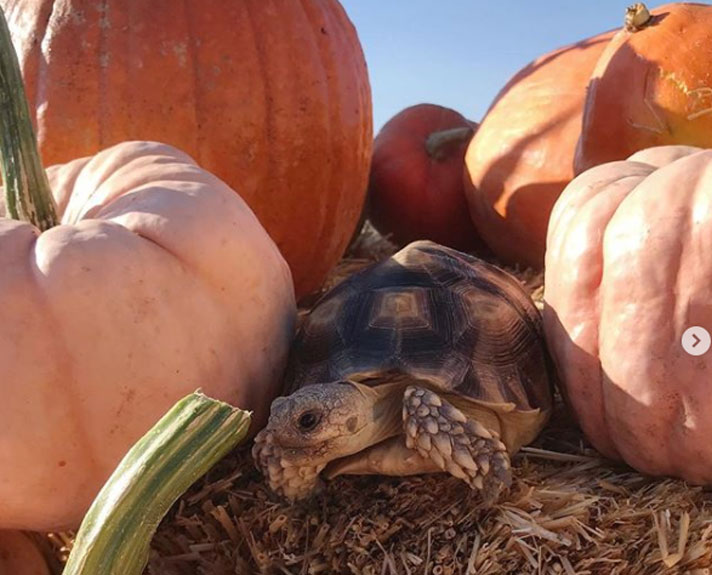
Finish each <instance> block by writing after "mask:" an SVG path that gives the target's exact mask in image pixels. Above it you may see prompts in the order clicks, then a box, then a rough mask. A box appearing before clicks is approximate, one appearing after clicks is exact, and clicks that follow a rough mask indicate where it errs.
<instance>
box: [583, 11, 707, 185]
mask: <svg viewBox="0 0 712 575" xmlns="http://www.w3.org/2000/svg"><path fill="white" fill-rule="evenodd" d="M651 14H652V18H651V20H650V21H649V22H648V24H647V25H644V26H643V27H642V28H641V29H640V30H638V31H636V32H629V31H627V30H626V29H621V30H620V31H619V32H618V33H617V34H616V35H615V37H614V38H613V39H612V40H611V42H610V43H609V45H608V46H607V47H606V49H605V51H604V52H603V54H602V55H601V57H600V59H599V61H598V63H597V64H596V68H595V70H594V72H593V74H592V76H591V81H590V85H589V89H588V96H587V98H586V105H585V113H584V118H583V127H582V130H581V137H580V140H579V142H578V147H577V150H576V173H577V174H580V173H581V172H583V171H585V170H587V169H589V168H591V167H593V166H596V165H598V164H602V163H605V162H611V161H613V160H622V159H624V158H627V157H628V156H630V155H631V154H633V153H634V152H637V151H638V150H643V149H646V148H651V147H654V146H664V145H675V144H683V145H690V146H698V147H701V148H709V147H712V114H710V111H712V83H710V77H709V70H710V68H711V67H712V6H709V5H707V4H690V3H674V4H667V5H664V6H660V7H658V8H656V9H655V10H651Z"/></svg>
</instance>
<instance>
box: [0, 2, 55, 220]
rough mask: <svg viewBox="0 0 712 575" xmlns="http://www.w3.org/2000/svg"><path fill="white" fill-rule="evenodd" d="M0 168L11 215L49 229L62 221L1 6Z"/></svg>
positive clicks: (6, 202)
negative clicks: (39, 149) (38, 149)
mask: <svg viewBox="0 0 712 575" xmlns="http://www.w3.org/2000/svg"><path fill="white" fill-rule="evenodd" d="M0 171H1V172H2V179H3V182H4V183H5V204H6V206H5V207H6V209H7V213H8V215H9V216H10V217H11V218H14V219H16V220H24V221H27V222H30V223H31V224H33V225H35V226H36V227H38V228H39V229H40V230H41V231H45V230H48V229H49V228H51V227H53V226H56V225H57V224H58V223H59V220H58V218H57V208H56V206H55V204H54V199H53V198H52V192H51V190H50V187H49V182H48V181H47V174H45V171H44V168H43V167H42V161H41V160H40V154H39V152H38V151H37V140H36V138H35V132H34V130H33V128H32V122H31V121H30V112H29V109H28V107H27V98H26V97H25V88H24V86H23V84H22V75H21V73H20V65H19V63H18V62H17V55H16V54H15V49H14V47H13V45H12V41H11V39H10V30H9V29H8V26H7V21H6V20H5V14H4V12H3V11H2V10H0Z"/></svg>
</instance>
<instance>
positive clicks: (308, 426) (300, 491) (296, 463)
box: [252, 381, 400, 499]
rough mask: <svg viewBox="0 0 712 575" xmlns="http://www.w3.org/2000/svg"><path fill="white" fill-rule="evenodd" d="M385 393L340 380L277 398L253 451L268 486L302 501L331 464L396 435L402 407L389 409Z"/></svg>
mask: <svg viewBox="0 0 712 575" xmlns="http://www.w3.org/2000/svg"><path fill="white" fill-rule="evenodd" d="M383 395H384V394H383V393H382V392H381V391H380V390H379V389H378V388H371V387H369V386H366V385H363V384H360V383H356V382H351V381H338V382H333V383H323V384H314V385H308V386H306V387H303V388H301V389H299V390H298V391H296V392H295V393H293V394H292V395H289V396H287V397H280V398H277V399H276V400H275V401H274V402H273V403H272V407H271V410H270V417H269V421H268V423H267V426H266V427H265V429H263V430H262V431H261V432H260V433H259V434H257V437H256V438H255V445H254V447H253V450H252V453H253V456H254V459H255V462H256V463H257V465H258V467H260V468H261V470H262V471H263V473H264V474H265V476H267V478H268V480H269V484H270V487H271V488H272V489H273V490H274V491H276V492H278V493H281V494H283V495H285V496H286V497H288V498H289V499H298V498H301V497H304V496H306V495H308V494H309V493H311V492H312V491H314V490H315V488H316V487H317V486H318V483H319V480H318V475H319V473H320V472H321V471H322V470H323V469H324V467H325V466H326V465H327V464H328V463H329V462H330V461H333V460H335V459H339V458H341V457H345V456H348V455H351V454H353V453H357V452H359V451H362V450H363V449H365V448H367V447H369V446H370V445H373V444H374V443H377V442H379V441H381V440H382V439H384V438H385V437H388V436H389V435H393V434H395V433H397V432H398V427H399V425H400V422H399V418H400V404H398V403H397V401H396V402H395V404H394V405H390V404H392V403H394V402H393V401H386V399H387V398H385V397H383Z"/></svg>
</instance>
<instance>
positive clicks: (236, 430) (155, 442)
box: [63, 392, 251, 575]
mask: <svg viewBox="0 0 712 575" xmlns="http://www.w3.org/2000/svg"><path fill="white" fill-rule="evenodd" d="M250 419H251V417H250V413H249V412H246V411H242V410H240V409H237V408H234V407H232V406H230V405H228V404H226V403H223V402H221V401H217V400H214V399H211V398H209V397H206V396H205V395H203V394H201V393H199V392H196V393H193V394H192V395H189V396H187V397H185V398H184V399H182V400H181V401H179V402H178V403H177V404H176V405H175V406H174V407H173V408H171V410H170V411H169V412H168V413H167V414H166V415H164V416H163V418H161V420H160V421H159V422H158V423H157V424H156V425H155V426H154V427H153V428H152V429H151V430H149V432H148V433H147V434H146V435H144V436H143V437H142V438H141V439H140V440H139V441H138V442H137V443H136V444H135V445H134V446H133V447H132V448H131V450H130V451H129V452H128V453H127V454H126V456H125V457H124V459H123V460H122V461H121V463H119V466H118V467H117V468H116V470H115V471H114V473H113V474H112V475H111V477H110V478H109V480H108V481H107V482H106V484H105V485H104V487H103V488H102V489H101V491H100V492H99V494H98V495H97V496H96V499H95V500H94V502H93V503H92V505H91V507H90V508H89V511H88V512H87V514H86V516H85V517H84V521H82V524H81V527H80V528H79V532H78V533H77V537H76V540H75V542H74V547H73V548H72V552H71V554H70V555H69V560H68V562H67V565H66V567H65V569H64V573H63V575H141V573H142V572H143V569H144V567H145V566H146V563H147V562H148V552H149V546H150V543H151V538H152V537H153V534H154V533H155V531H156V528H157V527H158V524H159V522H160V521H161V519H162V518H163V517H164V515H165V514H166V513H167V512H168V510H169V509H170V507H171V505H173V503H174V502H175V501H176V500H177V499H178V497H180V495H181V494H183V493H184V492H185V491H186V490H187V489H188V487H190V486H191V485H192V484H193V483H194V482H195V481H196V480H197V479H198V478H199V477H200V476H202V475H203V474H204V473H206V472H207V471H208V469H210V468H211V467H212V466H213V465H214V464H215V463H216V462H217V461H219V460H220V459H221V458H222V457H223V456H225V455H226V454H227V453H228V452H229V451H230V450H231V449H232V448H233V447H235V445H236V444H237V443H238V442H239V441H240V440H242V439H243V438H244V437H245V436H246V435H247V430H248V428H249V426H250Z"/></svg>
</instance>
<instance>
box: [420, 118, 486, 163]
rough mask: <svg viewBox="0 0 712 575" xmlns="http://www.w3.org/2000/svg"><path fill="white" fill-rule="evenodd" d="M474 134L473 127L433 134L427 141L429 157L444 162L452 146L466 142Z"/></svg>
mask: <svg viewBox="0 0 712 575" xmlns="http://www.w3.org/2000/svg"><path fill="white" fill-rule="evenodd" d="M474 133H475V129H474V128H472V127H471V126H464V127H462V128H452V129H450V130H442V131H440V132H433V133H432V134H430V135H429V136H428V138H427V139H426V140H425V149H426V150H427V151H428V156H430V157H431V158H433V159H434V160H442V159H443V158H444V157H445V156H446V155H447V149H448V147H449V146H450V145H451V144H454V143H460V142H466V141H467V140H469V139H470V138H471V137H472V134H474Z"/></svg>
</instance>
